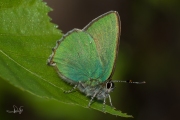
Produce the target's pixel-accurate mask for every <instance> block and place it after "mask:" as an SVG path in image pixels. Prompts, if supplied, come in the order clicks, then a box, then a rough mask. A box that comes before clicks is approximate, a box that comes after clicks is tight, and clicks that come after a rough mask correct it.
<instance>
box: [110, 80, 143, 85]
mask: <svg viewBox="0 0 180 120" xmlns="http://www.w3.org/2000/svg"><path fill="white" fill-rule="evenodd" d="M113 82H123V83H133V84H144V83H146V82H145V81H143V82H133V81H132V80H126V81H119V80H113Z"/></svg>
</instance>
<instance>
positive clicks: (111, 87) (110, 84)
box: [105, 80, 115, 93]
mask: <svg viewBox="0 0 180 120" xmlns="http://www.w3.org/2000/svg"><path fill="white" fill-rule="evenodd" d="M114 88H115V85H114V82H112V81H111V80H109V81H107V82H106V86H105V90H106V92H107V93H110V92H113V90H114Z"/></svg>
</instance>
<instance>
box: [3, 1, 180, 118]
mask: <svg viewBox="0 0 180 120" xmlns="http://www.w3.org/2000/svg"><path fill="white" fill-rule="evenodd" d="M44 1H45V2H47V5H48V6H50V7H51V8H53V9H54V11H52V12H50V13H49V16H50V17H51V18H52V22H53V23H55V24H57V25H59V29H61V30H62V31H63V33H66V32H68V31H70V30H72V29H73V28H79V29H82V28H83V27H84V26H85V25H87V24H88V23H89V22H90V21H91V20H92V19H94V18H96V17H98V16H99V15H101V14H103V13H105V12H108V11H110V10H115V11H118V12H119V14H120V17H121V24H122V26H121V28H122V29H121V30H122V31H121V43H120V51H119V56H118V60H117V66H116V71H115V74H114V76H113V79H114V80H129V79H132V80H133V81H146V82H147V83H146V84H143V85H136V84H124V83H116V88H115V90H114V92H113V93H112V94H111V97H112V102H113V105H114V106H115V107H116V108H117V109H119V110H121V111H122V112H126V113H128V114H131V115H133V116H134V120H152V119H153V120H154V119H156V120H174V119H178V118H179V116H178V114H179V111H180V103H179V101H180V95H179V94H180V70H179V68H180V63H179V62H180V55H179V54H180V2H179V0H146V1H145V0H111V1H110V0H86V1H85V0H44ZM107 104H108V102H107ZM13 105H16V106H17V107H19V106H24V107H23V109H24V111H23V113H22V114H21V115H19V114H10V113H7V112H6V110H13V107H12V106H13ZM0 119H1V120H10V119H12V120H13V119H19V120H23V119H26V120H32V119H33V120H61V119H62V120H64V119H69V120H81V119H82V120H83V119H85V120H92V119H93V120H98V119H103V120H109V119H111V120H119V119H120V120H124V119H127V118H121V117H116V116H113V115H109V114H104V113H101V112H98V111H96V110H93V109H85V108H82V107H79V106H74V105H68V104H62V103H60V102H58V101H55V100H47V99H43V98H39V97H36V96H34V95H31V94H30V93H27V92H24V91H22V90H20V89H18V88H15V87H14V86H12V85H11V84H9V83H8V82H6V81H4V80H0Z"/></svg>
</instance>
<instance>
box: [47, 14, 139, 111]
mask: <svg viewBox="0 0 180 120" xmlns="http://www.w3.org/2000/svg"><path fill="white" fill-rule="evenodd" d="M120 27H121V26H120V17H119V15H118V13H117V12H116V11H110V12H107V13H105V14H103V15H101V16H99V17H97V18H96V19H94V20H92V21H91V22H90V23H89V24H88V25H87V26H86V27H84V28H83V29H82V30H80V29H73V30H71V31H70V32H68V33H67V34H65V35H64V36H63V37H62V38H61V39H60V40H58V41H57V43H56V46H55V47H54V48H53V52H52V54H51V55H50V57H49V59H48V65H51V66H53V67H55V69H56V70H57V72H58V74H59V76H60V77H61V78H62V79H63V80H64V81H66V82H68V83H71V84H73V85H74V87H73V89H72V90H69V91H67V93H69V92H72V91H73V90H74V89H76V88H77V89H79V91H81V92H83V93H85V94H86V95H87V96H90V97H91V100H90V102H89V104H88V106H90V105H91V103H92V100H93V99H94V98H97V99H98V100H103V101H104V102H103V104H104V105H105V100H106V98H109V101H110V105H111V106H113V105H112V102H111V97H110V93H111V92H112V91H113V89H114V82H129V83H132V82H131V81H112V75H113V72H114V68H115V61H116V58H117V54H118V48H119V42H120V39H119V36H120V30H121V29H120ZM134 83H137V82H134ZM103 108H104V107H103Z"/></svg>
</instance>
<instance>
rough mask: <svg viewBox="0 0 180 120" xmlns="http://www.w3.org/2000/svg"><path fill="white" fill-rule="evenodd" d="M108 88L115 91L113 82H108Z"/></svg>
mask: <svg viewBox="0 0 180 120" xmlns="http://www.w3.org/2000/svg"><path fill="white" fill-rule="evenodd" d="M106 88H107V89H110V88H111V89H113V88H114V83H113V82H107V83H106Z"/></svg>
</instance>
